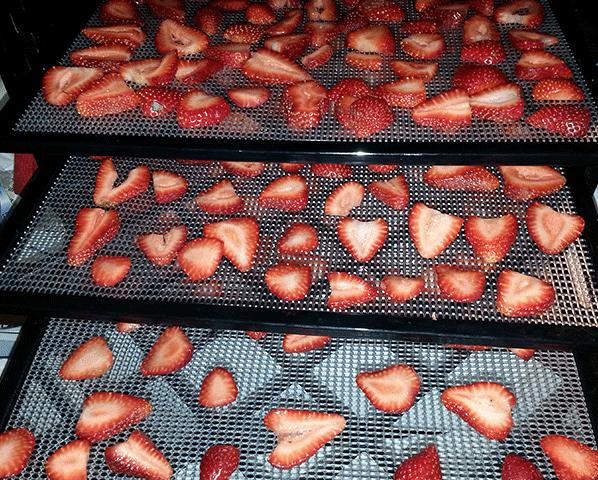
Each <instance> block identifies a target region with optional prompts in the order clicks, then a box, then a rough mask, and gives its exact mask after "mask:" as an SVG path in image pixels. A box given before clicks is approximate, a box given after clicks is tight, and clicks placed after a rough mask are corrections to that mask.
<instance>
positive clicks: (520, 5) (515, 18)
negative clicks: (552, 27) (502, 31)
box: [494, 0, 544, 28]
mask: <svg viewBox="0 0 598 480" xmlns="http://www.w3.org/2000/svg"><path fill="white" fill-rule="evenodd" d="M494 21H495V22H496V23H518V24H520V25H523V26H525V27H529V28H536V27H538V26H540V24H541V23H542V22H543V21H544V7H543V6H542V5H541V4H540V2H538V1H537V0H508V1H506V2H505V3H503V4H502V5H499V6H497V7H496V8H495V9H494Z"/></svg>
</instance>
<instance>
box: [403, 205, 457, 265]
mask: <svg viewBox="0 0 598 480" xmlns="http://www.w3.org/2000/svg"><path fill="white" fill-rule="evenodd" d="M408 224H409V234H410V235H411V238H412V239H413V243H415V247H416V248H417V251H418V252H419V254H420V255H421V256H422V257H424V258H434V257H436V256H437V255H439V254H440V253H442V252H443V251H444V250H445V249H446V247H448V246H449V245H450V244H451V243H452V242H453V240H454V239H455V238H457V235H458V234H459V230H461V225H463V219H462V218H459V217H457V216H454V215H449V214H446V213H441V212H439V211H438V210H435V209H433V208H430V207H428V206H426V205H424V204H423V203H416V204H415V205H414V206H413V207H412V208H411V211H410V212H409V220H408Z"/></svg>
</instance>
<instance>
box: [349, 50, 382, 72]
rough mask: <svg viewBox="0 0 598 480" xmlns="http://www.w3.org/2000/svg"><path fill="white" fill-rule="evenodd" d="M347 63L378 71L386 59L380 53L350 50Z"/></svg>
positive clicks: (358, 67)
mask: <svg viewBox="0 0 598 480" xmlns="http://www.w3.org/2000/svg"><path fill="white" fill-rule="evenodd" d="M345 63H346V64H347V65H350V66H352V67H354V68H356V69H358V70H369V71H373V72H375V71H378V70H380V69H381V68H382V64H383V63H384V60H383V58H382V55H380V54H378V53H360V52H348V53H347V54H346V55H345Z"/></svg>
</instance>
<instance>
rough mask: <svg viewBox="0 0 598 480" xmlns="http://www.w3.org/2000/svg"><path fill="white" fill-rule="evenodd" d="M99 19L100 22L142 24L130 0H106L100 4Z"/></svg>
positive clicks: (133, 3)
mask: <svg viewBox="0 0 598 480" xmlns="http://www.w3.org/2000/svg"><path fill="white" fill-rule="evenodd" d="M99 19H100V22H102V23H109V24H121V23H125V24H133V25H143V21H142V20H141V17H140V16H139V12H138V11H137V7H136V5H135V2H133V1H132V0H107V1H106V2H104V3H103V4H102V8H101V9H100V16H99Z"/></svg>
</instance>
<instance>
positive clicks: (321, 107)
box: [280, 80, 329, 129]
mask: <svg viewBox="0 0 598 480" xmlns="http://www.w3.org/2000/svg"><path fill="white" fill-rule="evenodd" d="M280 105H281V107H282V113H283V115H284V116H285V119H286V121H287V125H288V126H289V127H291V128H298V129H310V128H314V127H316V126H317V125H318V124H319V123H320V120H321V119H322V117H323V116H324V114H325V113H326V112H327V111H328V106H329V102H328V95H327V91H326V88H325V87H323V86H322V85H320V84H319V83H318V82H316V81H315V80H308V81H305V82H298V83H293V84H292V85H287V86H286V87H285V88H284V90H283V91H282V96H281V98H280Z"/></svg>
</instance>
